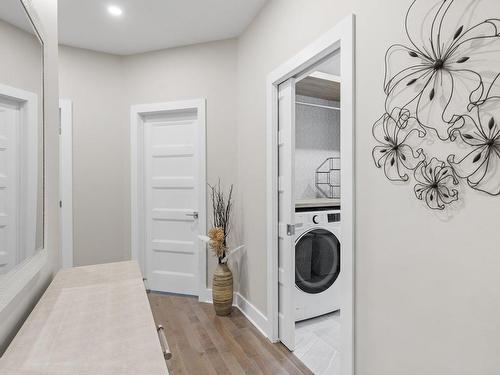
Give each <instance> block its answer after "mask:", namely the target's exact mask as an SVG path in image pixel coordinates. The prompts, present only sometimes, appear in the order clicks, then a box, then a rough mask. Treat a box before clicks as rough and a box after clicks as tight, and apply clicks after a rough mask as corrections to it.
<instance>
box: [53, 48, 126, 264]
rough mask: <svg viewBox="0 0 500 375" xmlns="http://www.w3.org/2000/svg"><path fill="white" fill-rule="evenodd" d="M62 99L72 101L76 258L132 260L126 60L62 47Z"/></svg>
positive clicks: (79, 260) (82, 260)
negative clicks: (129, 227)
mask: <svg viewBox="0 0 500 375" xmlns="http://www.w3.org/2000/svg"><path fill="white" fill-rule="evenodd" d="M59 61H60V64H59V81H60V82H59V87H60V95H61V98H64V99H70V100H72V102H73V121H74V124H73V215H74V218H73V226H74V228H73V236H74V239H73V242H74V249H73V253H74V254H73V262H74V264H75V265H76V266H81V265H88V264H98V263H106V262H113V261H115V262H116V261H120V260H125V259H129V257H130V255H129V254H130V250H129V249H130V240H129V236H128V233H127V230H126V229H127V228H128V222H129V217H128V216H127V215H128V202H129V197H128V195H127V186H128V184H129V180H127V177H126V176H127V171H128V165H129V158H128V143H127V142H128V139H129V138H128V129H129V125H128V119H129V116H128V108H127V105H126V104H125V103H126V99H125V94H124V90H123V89H124V83H123V79H124V77H125V74H124V72H123V68H122V59H121V58H120V57H118V56H113V55H108V54H104V53H100V52H92V51H88V50H83V49H78V48H72V47H61V48H60V49H59Z"/></svg>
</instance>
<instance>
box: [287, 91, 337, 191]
mask: <svg viewBox="0 0 500 375" xmlns="http://www.w3.org/2000/svg"><path fill="white" fill-rule="evenodd" d="M297 101H298V102H302V103H314V104H319V105H324V106H329V107H335V108H339V107H340V102H335V101H330V100H323V99H318V98H312V97H308V96H301V95H297ZM332 157H337V158H339V157H340V111H337V110H332V109H331V108H321V107H312V106H308V105H303V104H296V105H295V199H298V200H300V199H314V198H325V194H326V195H327V196H328V195H329V194H330V188H329V187H328V186H327V185H323V186H321V189H322V190H321V191H320V190H319V189H318V188H317V187H316V170H317V169H318V168H319V167H320V166H323V167H322V168H321V171H328V170H329V167H330V162H328V163H326V164H325V165H323V163H324V162H325V161H326V160H327V159H328V158H332ZM333 163H334V164H333V166H334V168H340V159H336V160H335V161H334V162H333ZM320 176H322V177H320V181H321V182H326V181H327V180H326V175H325V174H323V175H320ZM330 178H331V181H330V182H331V183H332V184H334V185H339V184H340V170H337V171H335V172H330ZM322 192H323V193H322ZM332 193H333V197H334V198H339V197H340V188H338V187H335V188H334V189H333V190H332Z"/></svg>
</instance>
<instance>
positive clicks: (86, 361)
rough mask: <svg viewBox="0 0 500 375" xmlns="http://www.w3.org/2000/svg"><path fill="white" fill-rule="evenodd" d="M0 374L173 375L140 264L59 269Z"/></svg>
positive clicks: (2, 362) (1, 362)
mask: <svg viewBox="0 0 500 375" xmlns="http://www.w3.org/2000/svg"><path fill="white" fill-rule="evenodd" d="M0 374H2V375H7V374H17V375H27V374H30V375H34V374H36V375H49V374H50V375H63V374H64V375H69V374H71V375H83V374H85V375H87V374H88V375H90V374H93V375H100V374H106V375H107V374H110V375H111V374H120V375H128V374H133V375H137V374H147V375H155V374H158V375H164V374H168V370H167V366H166V364H165V360H164V358H163V353H162V351H161V347H160V344H159V340H158V335H157V333H156V329H155V323H154V321H153V315H152V313H151V308H150V306H149V302H148V299H147V296H146V293H145V288H144V283H143V282H142V276H141V273H140V271H139V267H138V265H137V264H136V263H135V262H119V263H108V264H102V265H96V266H85V267H76V268H70V269H65V270H61V271H60V272H59V273H58V274H57V275H56V277H55V278H54V280H53V282H52V283H51V285H50V286H49V288H48V289H47V291H46V292H45V294H44V295H43V296H42V298H41V299H40V301H39V302H38V304H37V305H36V307H35V308H34V310H33V311H32V313H31V314H30V316H29V317H28V319H27V320H26V322H25V323H24V325H23V326H22V328H21V329H20V331H19V332H18V334H17V336H16V337H15V338H14V340H13V341H12V343H11V344H10V346H9V348H8V349H7V351H6V352H5V354H4V355H3V357H2V358H1V359H0Z"/></svg>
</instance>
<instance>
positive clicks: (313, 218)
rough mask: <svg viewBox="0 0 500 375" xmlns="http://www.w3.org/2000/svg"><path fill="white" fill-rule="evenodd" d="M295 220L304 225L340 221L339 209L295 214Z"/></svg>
mask: <svg viewBox="0 0 500 375" xmlns="http://www.w3.org/2000/svg"><path fill="white" fill-rule="evenodd" d="M295 222H296V223H301V224H305V225H308V224H309V225H311V224H314V225H321V224H329V223H339V222H340V211H339V210H335V211H313V212H300V213H297V214H295Z"/></svg>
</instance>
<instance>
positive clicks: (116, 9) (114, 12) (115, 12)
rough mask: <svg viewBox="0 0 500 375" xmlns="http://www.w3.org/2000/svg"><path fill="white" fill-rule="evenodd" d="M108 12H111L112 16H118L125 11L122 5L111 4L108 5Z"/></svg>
mask: <svg viewBox="0 0 500 375" xmlns="http://www.w3.org/2000/svg"><path fill="white" fill-rule="evenodd" d="M108 13H109V14H111V15H112V16H115V17H118V16H121V15H122V13H123V11H122V9H121V8H120V7H117V6H116V5H110V6H109V7H108Z"/></svg>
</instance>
